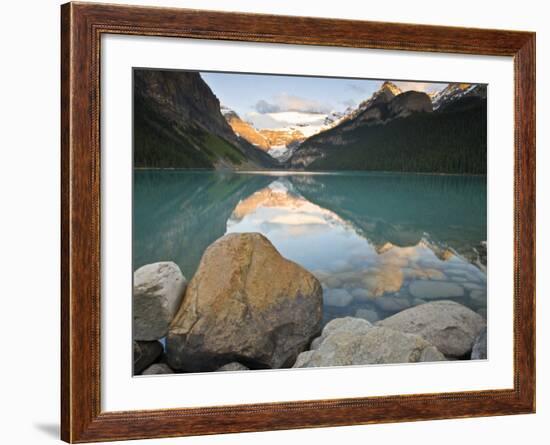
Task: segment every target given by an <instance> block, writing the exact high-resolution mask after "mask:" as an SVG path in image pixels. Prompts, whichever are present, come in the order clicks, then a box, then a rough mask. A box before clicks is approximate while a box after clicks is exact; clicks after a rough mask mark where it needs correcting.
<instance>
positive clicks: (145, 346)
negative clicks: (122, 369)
mask: <svg viewBox="0 0 550 445" xmlns="http://www.w3.org/2000/svg"><path fill="white" fill-rule="evenodd" d="M162 350H163V349H162V344H161V343H160V342H159V341H156V340H155V341H134V356H133V359H134V375H138V374H141V373H142V371H143V370H144V369H145V368H147V367H148V366H149V365H151V364H152V363H154V362H155V360H157V359H158V358H159V357H160V355H161V354H162Z"/></svg>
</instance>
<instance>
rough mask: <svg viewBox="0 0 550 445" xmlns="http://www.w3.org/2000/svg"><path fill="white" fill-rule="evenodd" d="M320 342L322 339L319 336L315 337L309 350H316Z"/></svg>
mask: <svg viewBox="0 0 550 445" xmlns="http://www.w3.org/2000/svg"><path fill="white" fill-rule="evenodd" d="M322 341H323V339H322V338H321V336H319V337H315V338H314V339H313V341H312V342H311V345H310V346H309V349H317V348H318V347H319V345H320V344H321V342H322Z"/></svg>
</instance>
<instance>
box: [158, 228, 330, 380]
mask: <svg viewBox="0 0 550 445" xmlns="http://www.w3.org/2000/svg"><path fill="white" fill-rule="evenodd" d="M322 310H323V294H322V289H321V284H320V283H319V281H318V280H317V278H315V277H314V276H313V275H312V274H311V273H309V272H308V271H307V270H305V269H304V268H303V267H301V266H299V265H298V264H296V263H294V262H292V261H289V260H287V259H285V258H283V257H282V256H281V255H280V254H279V252H278V251H277V249H275V247H274V246H273V245H272V244H271V242H270V241H269V240H268V239H267V238H266V237H264V236H263V235H261V234H259V233H232V234H229V235H226V236H224V237H223V238H220V239H218V240H217V241H215V242H214V243H213V244H211V245H210V246H209V247H208V248H207V249H206V251H205V252H204V254H203V256H202V259H201V261H200V264H199V267H198V269H197V272H196V273H195V276H194V277H193V279H192V280H191V281H190V283H189V286H188V288H187V291H186V293H185V298H184V300H183V303H182V304H181V306H180V309H179V311H178V313H177V315H176V317H175V318H174V320H173V321H172V324H171V325H170V330H169V333H168V336H167V339H166V349H167V359H168V364H169V365H170V367H171V368H173V369H175V370H184V371H191V372H196V371H213V370H216V369H218V368H219V367H220V366H221V365H224V364H225V363H227V362H229V361H233V360H235V361H240V360H242V361H244V362H246V363H250V365H253V366H254V367H258V368H281V367H283V366H291V365H292V363H294V362H295V360H296V357H297V356H298V354H299V353H300V352H302V351H303V350H304V349H305V348H306V347H307V346H308V345H309V344H310V342H311V340H312V339H313V337H314V336H316V335H318V333H319V331H320V330H321V321H322Z"/></svg>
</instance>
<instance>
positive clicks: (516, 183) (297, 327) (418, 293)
mask: <svg viewBox="0 0 550 445" xmlns="http://www.w3.org/2000/svg"><path fill="white" fill-rule="evenodd" d="M61 17H62V28H61V32H62V46H61V61H62V79H61V84H62V88H61V103H62V132H61V135H62V138H61V145H62V169H61V170H62V178H61V184H62V245H61V251H62V255H61V257H62V277H61V283H62V286H61V288H62V298H61V313H62V342H61V344H62V376H61V380H62V381H61V390H62V394H61V399H62V413H61V415H62V422H61V424H62V427H61V435H62V439H63V440H65V441H67V442H71V443H73V442H93V441H106V440H124V439H140V438H154V437H175V436H185V435H200V434H216V433H228V432H245V431H262V430H277V429H289V428H307V427H321V426H339V425H353V424H368V423H379V422H401V421H413V420H427V419H441V418H457V417H474V416H492V415H509V414H521V413H533V412H534V411H535V34H534V33H530V32H518V31H503V30H488V29H466V28H450V27H439V26H425V25H422V26H421V25H409V24H390V23H380V22H362V21H348V20H334V19H319V18H307V17H286V16H269V15H255V14H240V13H225V12H224V13H222V12H213V11H198V10H186V9H172V8H147V7H134V6H117V5H106V4H101V5H100V4H91V3H86V4H81V3H67V4H65V5H63V6H62V8H61Z"/></svg>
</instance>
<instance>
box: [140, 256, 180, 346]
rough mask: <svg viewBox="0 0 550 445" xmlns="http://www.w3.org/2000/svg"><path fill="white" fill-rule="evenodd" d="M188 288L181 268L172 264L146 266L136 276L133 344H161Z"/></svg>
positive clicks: (162, 263)
mask: <svg viewBox="0 0 550 445" xmlns="http://www.w3.org/2000/svg"><path fill="white" fill-rule="evenodd" d="M186 286H187V281H186V280H185V277H184V276H183V275H182V273H181V270H180V268H179V267H178V266H177V264H175V263H173V262H170V261H167V262H161V263H154V264H147V265H145V266H143V267H140V268H139V269H137V270H136V271H135V272H134V291H133V302H132V303H133V304H132V315H133V336H134V340H158V339H160V338H162V337H165V336H166V334H167V333H168V326H169V325H170V322H171V321H172V318H174V315H175V314H176V311H177V310H178V308H179V306H180V303H181V300H182V297H183V294H184V292H185V287H186Z"/></svg>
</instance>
